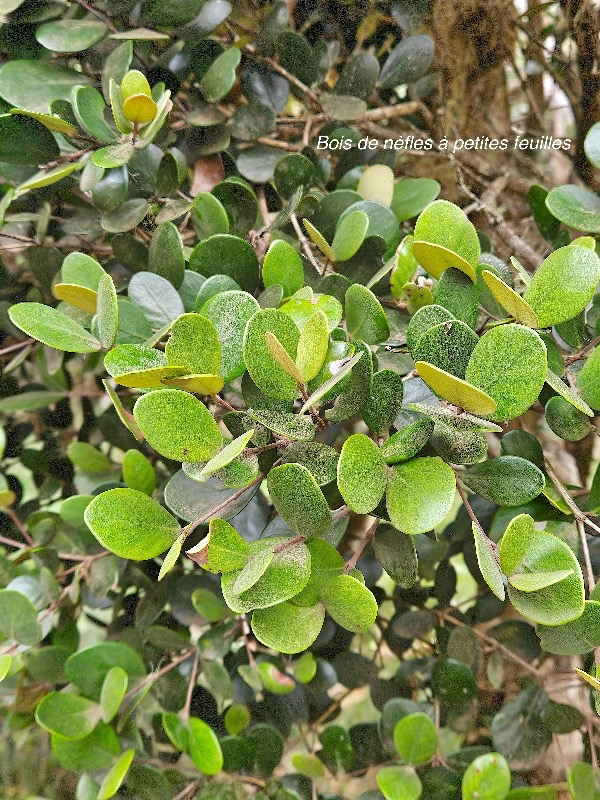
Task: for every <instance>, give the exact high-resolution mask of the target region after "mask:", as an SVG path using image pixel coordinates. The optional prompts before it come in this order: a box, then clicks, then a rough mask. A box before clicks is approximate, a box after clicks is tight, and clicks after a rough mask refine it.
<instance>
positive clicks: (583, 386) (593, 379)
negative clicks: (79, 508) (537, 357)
mask: <svg viewBox="0 0 600 800" xmlns="http://www.w3.org/2000/svg"><path fill="white" fill-rule="evenodd" d="M9 316H10V312H9ZM553 388H554V387H553ZM577 388H578V389H579V391H580V393H581V397H582V398H583V400H584V402H585V403H588V404H589V405H590V406H591V407H592V408H593V409H595V410H598V409H600V348H598V347H596V348H594V350H593V352H592V354H591V355H590V356H589V357H588V358H587V360H586V362H585V364H584V365H583V368H582V370H581V372H580V373H579V375H578V376H577ZM567 399H568V398H567ZM581 410H583V409H581Z"/></svg>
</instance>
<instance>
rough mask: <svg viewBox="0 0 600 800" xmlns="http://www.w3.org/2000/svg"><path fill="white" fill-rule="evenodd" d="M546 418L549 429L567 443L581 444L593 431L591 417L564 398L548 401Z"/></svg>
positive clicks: (553, 398)
mask: <svg viewBox="0 0 600 800" xmlns="http://www.w3.org/2000/svg"><path fill="white" fill-rule="evenodd" d="M545 417H546V422H547V423H548V427H549V428H550V429H551V430H552V431H553V432H554V433H555V434H556V435H557V436H560V438H561V439H565V440H566V441H567V442H579V441H580V440H581V439H585V437H586V436H587V435H588V434H589V433H590V431H591V430H592V423H591V422H590V419H589V417H588V416H586V414H584V413H582V412H581V411H579V409H577V408H575V406H574V405H572V404H571V403H569V402H568V401H567V400H565V399H564V398H562V397H551V398H550V400H548V402H547V403H546V408H545Z"/></svg>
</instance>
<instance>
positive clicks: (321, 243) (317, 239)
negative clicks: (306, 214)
mask: <svg viewBox="0 0 600 800" xmlns="http://www.w3.org/2000/svg"><path fill="white" fill-rule="evenodd" d="M302 224H303V225H304V227H305V228H306V232H307V233H308V235H309V236H310V238H311V239H312V241H313V242H314V243H315V244H316V245H317V247H318V248H319V250H320V251H321V252H322V253H323V255H324V256H325V257H326V258H327V259H328V260H329V261H335V260H336V259H335V253H334V251H333V247H331V246H330V245H329V244H328V243H327V240H326V239H325V237H324V236H323V234H322V233H321V232H320V231H319V230H317V228H315V226H314V225H313V224H312V222H309V220H307V219H303V220H302Z"/></svg>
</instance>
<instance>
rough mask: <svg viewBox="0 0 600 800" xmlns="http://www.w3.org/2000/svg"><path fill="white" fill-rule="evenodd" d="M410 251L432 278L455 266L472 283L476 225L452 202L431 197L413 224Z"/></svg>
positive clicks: (476, 245)
mask: <svg viewBox="0 0 600 800" xmlns="http://www.w3.org/2000/svg"><path fill="white" fill-rule="evenodd" d="M412 252H413V254H414V256H415V258H416V259H417V261H418V262H419V263H420V264H421V266H422V267H423V268H424V269H425V270H427V272H429V273H430V274H431V275H433V277H434V278H439V277H440V275H441V274H442V272H443V271H444V270H445V269H447V268H448V267H457V268H458V269H460V270H462V271H463V272H465V273H466V274H467V275H468V276H469V277H470V278H471V280H472V281H473V282H475V280H476V277H477V276H476V274H475V266H476V264H477V262H478V260H479V255H480V252H481V249H480V245H479V239H478V238H477V232H476V230H475V227H474V226H473V224H472V223H471V222H469V220H468V219H467V217H466V215H465V213H464V212H463V211H462V209H460V208H459V207H458V206H456V205H454V203H449V202H447V201H446V200H434V202H433V203H430V205H428V206H427V208H426V209H425V210H424V211H422V212H421V214H420V215H419V218H418V219H417V222H416V224H415V241H414V242H413V244H412Z"/></svg>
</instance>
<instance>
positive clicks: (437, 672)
mask: <svg viewBox="0 0 600 800" xmlns="http://www.w3.org/2000/svg"><path fill="white" fill-rule="evenodd" d="M431 688H432V689H433V694H434V696H435V697H438V698H439V699H440V700H441V701H442V702H443V703H447V704H448V705H459V704H463V703H466V702H468V701H469V700H470V699H471V698H472V697H475V695H476V694H477V684H476V683H475V678H474V676H473V673H472V671H471V669H470V668H469V667H468V666H467V665H466V664H465V663H463V662H462V661H456V660H455V659H453V658H442V659H440V660H439V661H437V662H436V664H435V666H434V668H433V672H432V675H431Z"/></svg>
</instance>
